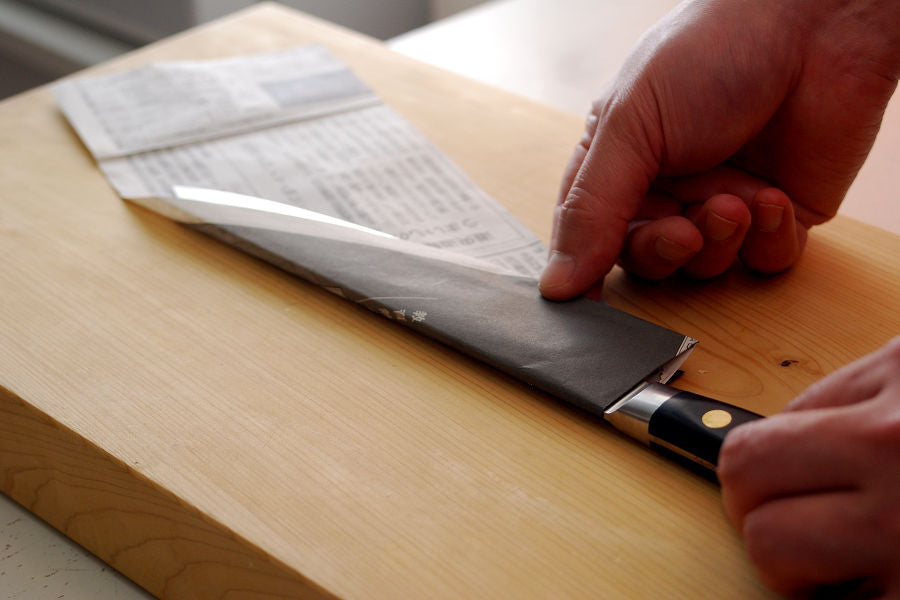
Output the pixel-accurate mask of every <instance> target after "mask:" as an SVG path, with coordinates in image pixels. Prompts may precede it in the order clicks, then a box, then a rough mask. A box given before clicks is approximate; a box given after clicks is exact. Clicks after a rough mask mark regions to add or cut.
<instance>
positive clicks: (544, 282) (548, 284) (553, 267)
mask: <svg viewBox="0 0 900 600" xmlns="http://www.w3.org/2000/svg"><path fill="white" fill-rule="evenodd" d="M573 273H575V258H574V257H573V256H571V255H569V254H565V253H563V252H557V251H555V252H553V253H552V254H551V255H550V260H548V261H547V266H546V267H544V272H543V273H541V283H540V288H541V290H544V291H546V290H551V289H553V288H558V287H562V286H564V285H566V284H567V283H569V280H571V279H572V274H573Z"/></svg>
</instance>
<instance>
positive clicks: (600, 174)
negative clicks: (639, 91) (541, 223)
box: [540, 94, 663, 300]
mask: <svg viewBox="0 0 900 600" xmlns="http://www.w3.org/2000/svg"><path fill="white" fill-rule="evenodd" d="M650 96H651V97H652V94H650ZM658 114H659V113H658V111H656V110H655V109H653V110H650V111H648V110H644V109H642V107H641V106H640V105H639V103H638V102H636V101H634V100H633V99H629V98H615V97H613V98H609V99H606V100H605V101H598V103H597V104H595V106H594V111H593V116H594V117H596V120H594V119H592V118H589V119H588V128H589V129H590V128H592V126H594V124H595V123H596V132H594V134H593V136H591V137H590V138H589V140H590V141H589V144H588V145H587V150H586V151H585V147H584V144H580V145H579V147H577V148H576V150H575V153H574V154H573V156H572V159H571V160H570V163H569V169H567V177H566V179H564V182H563V190H562V191H561V193H560V197H559V200H558V202H557V205H556V209H555V211H554V217H553V235H552V238H551V241H550V257H549V260H548V263H547V266H546V268H545V269H544V272H543V274H542V275H541V279H540V290H541V294H543V295H544V296H545V297H546V298H549V299H551V300H564V299H566V298H571V297H572V296H575V295H578V294H581V293H583V292H585V291H586V290H588V289H589V288H590V287H591V286H593V285H594V284H596V283H597V282H599V281H600V280H601V279H602V278H603V277H604V276H605V275H606V274H607V273H608V272H609V271H610V269H612V267H613V265H614V264H615V262H616V259H617V258H618V256H619V253H620V252H621V250H622V247H623V245H624V244H625V237H626V235H627V234H628V224H629V222H630V221H631V220H632V219H633V218H634V217H635V215H636V214H637V212H638V209H639V208H640V205H641V202H642V201H643V199H644V197H645V196H646V194H647V191H648V189H649V187H650V182H651V181H653V179H654V178H655V177H656V175H657V173H658V172H659V157H660V155H661V151H662V139H663V136H662V134H661V127H660V124H659V121H658V116H657V115H658ZM645 115H646V118H645ZM584 141H587V140H584ZM567 185H568V187H567V189H566V186H567Z"/></svg>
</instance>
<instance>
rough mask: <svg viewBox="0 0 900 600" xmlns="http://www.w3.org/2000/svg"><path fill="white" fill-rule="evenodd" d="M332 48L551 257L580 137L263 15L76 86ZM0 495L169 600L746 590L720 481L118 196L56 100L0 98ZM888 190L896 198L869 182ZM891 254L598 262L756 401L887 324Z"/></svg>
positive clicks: (841, 241) (847, 244)
mask: <svg viewBox="0 0 900 600" xmlns="http://www.w3.org/2000/svg"><path fill="white" fill-rule="evenodd" d="M313 42H317V43H322V44H324V45H326V46H327V47H328V48H330V49H331V50H332V51H333V52H334V53H335V54H337V55H338V56H339V57H340V58H341V59H343V60H344V61H346V62H347V63H348V64H349V65H351V67H352V68H353V69H354V70H355V71H356V72H357V73H358V74H359V75H360V76H361V77H362V78H363V79H364V80H365V81H366V82H367V83H369V84H370V85H371V86H372V87H373V88H374V89H375V90H376V91H377V92H378V93H379V94H380V95H381V96H382V97H383V98H384V99H385V101H386V102H387V103H388V104H390V105H391V106H393V107H394V108H395V109H396V110H398V111H399V112H400V113H401V114H403V115H404V116H405V117H406V118H408V119H409V120H410V121H412V122H413V123H414V124H416V125H417V126H418V127H420V128H421V129H422V130H423V131H424V132H425V133H426V134H427V135H428V136H429V137H430V138H431V139H432V140H433V141H434V142H435V143H436V144H437V145H438V146H440V147H441V148H442V149H444V150H445V151H446V152H447V153H448V154H449V155H450V156H451V158H453V160H455V161H456V162H457V163H458V164H459V165H460V166H461V167H462V168H463V169H464V170H465V171H466V172H467V173H469V175H470V176H471V177H472V178H473V179H475V181H476V182H478V183H479V184H480V185H481V186H482V187H483V188H484V189H485V190H486V191H487V192H488V193H489V194H491V195H493V196H494V197H495V198H497V199H498V200H499V201H500V202H501V203H503V204H504V205H506V206H507V207H508V208H509V209H510V210H511V211H513V212H514V213H515V214H516V215H517V216H518V217H519V218H520V219H521V220H522V221H523V222H524V223H525V224H526V225H528V226H529V227H530V228H532V230H534V231H535V232H536V233H537V234H538V235H540V236H541V237H543V238H544V239H545V240H546V239H547V237H548V235H549V229H550V215H551V207H552V203H553V198H554V195H555V191H556V186H557V180H558V177H559V174H560V173H561V171H562V167H563V164H564V162H565V160H566V158H567V157H568V154H569V151H570V148H571V147H572V145H573V144H574V142H575V141H576V140H577V139H578V137H579V136H580V129H581V122H580V119H577V118H575V117H572V116H570V115H567V114H564V113H561V112H558V111H555V110H552V109H548V108H545V107H542V106H539V105H536V104H533V103H531V102H528V101H524V100H521V99H518V98H516V97H514V96H510V95H508V94H506V93H502V92H499V91H496V90H492V89H490V88H486V87H484V86H482V85H479V84H476V83H474V82H471V81H468V80H466V79H464V78H461V77H458V76H454V75H452V74H449V73H446V72H442V71H439V70H437V69H434V68H432V67H428V66H425V65H422V64H419V63H416V62H414V61H412V60H410V59H407V58H404V57H401V56H398V55H396V54H393V53H392V52H390V51H389V50H387V49H386V48H384V47H383V46H382V45H381V44H380V43H378V42H375V41H373V40H370V39H367V38H365V37H362V36H360V35H357V34H354V33H351V32H349V31H346V30H343V29H339V28H337V27H334V26H331V25H328V24H326V23H323V22H321V21H317V20H314V19H311V18H309V17H305V16H303V15H301V14H299V13H296V12H293V11H290V10H288V9H285V8H282V7H279V6H277V5H274V4H263V5H257V6H256V7H254V8H252V9H250V10H247V11H245V12H242V13H239V14H238V15H236V16H233V17H230V18H227V19H224V20H222V21H219V22H216V23H214V24H211V25H208V26H204V27H200V28H197V29H195V30H192V31H189V32H187V33H185V34H181V35H178V36H175V37H173V38H171V39H169V40H166V41H164V42H161V43H159V44H155V45H152V46H150V47H148V48H146V49H142V50H139V51H137V52H134V53H132V54H130V55H127V56H125V57H123V58H121V59H119V60H115V61H112V62H110V63H108V64H106V65H103V66H101V67H100V68H98V69H94V70H92V71H93V72H100V71H104V70H105V71H109V70H113V69H121V68H125V67H132V66H135V65H138V64H142V63H146V62H150V61H158V60H169V59H198V58H213V57H223V56H229V55H239V54H246V53H251V52H261V51H270V50H277V49H283V48H288V47H292V46H295V45H302V44H307V43H313ZM0 153H2V163H0V164H2V166H0V249H2V252H3V256H4V260H3V261H0V289H2V301H0V486H2V491H3V492H4V493H6V494H8V495H10V496H11V497H12V498H14V499H16V500H17V501H18V502H20V503H22V504H23V505H24V506H26V507H27V508H29V509H30V510H31V511H33V512H34V513H36V514H37V515H39V516H41V517H42V518H44V519H46V520H47V521H48V522H50V523H51V524H53V525H54V526H55V527H57V528H58V529H60V530H61V531H63V532H64V533H65V534H66V535H68V536H70V537H71V538H72V539H74V540H76V541H78V542H79V543H81V544H83V545H84V546H85V547H87V548H88V549H90V550H91V551H93V552H94V553H96V554H97V555H98V556H100V557H101V558H102V559H104V560H105V561H107V562H108V563H109V564H111V565H112V566H114V567H115V568H117V569H119V570H120V571H122V572H123V573H125V574H126V575H127V576H128V577H130V578H132V579H133V580H134V581H136V582H137V583H139V584H140V585H142V586H144V587H145V588H146V589H147V590H149V591H150V592H152V593H153V594H156V595H158V596H160V597H166V598H229V599H236V598H266V597H273V598H274V597H277V598H285V597H291V598H293V597H304V598H305V597H310V598H313V597H339V598H385V599H395V598H525V597H528V598H570V597H571V598H578V597H583V598H597V597H604V598H659V597H671V596H673V595H674V596H678V597H685V598H689V597H709V596H710V594H712V595H714V596H716V597H735V598H764V597H768V596H769V594H768V592H766V591H765V590H764V589H763V588H762V587H761V585H760V584H759V583H758V582H757V580H756V578H755V576H754V574H753V569H752V567H751V565H750V564H749V563H748V561H747V559H746V557H745V554H744V550H743V547H742V545H741V541H740V539H739V537H738V536H737V535H736V534H735V533H734V532H733V531H732V530H731V529H730V528H729V526H728V524H727V522H726V520H725V518H724V516H723V514H722V510H721V508H720V500H719V494H718V489H717V488H716V487H715V486H714V485H712V484H711V483H708V482H706V481H704V480H702V479H700V478H698V477H696V476H695V475H693V474H691V473H688V472H686V471H684V470H682V469H681V468H679V467H677V466H675V465H673V464H672V463H669V462H668V461H666V460H665V459H663V458H660V457H658V456H656V455H654V454H653V453H652V452H650V451H649V450H646V449H644V448H643V447H641V446H638V445H637V444H635V443H633V442H631V441H630V440H628V439H626V438H624V437H622V436H621V435H619V434H617V433H616V432H614V431H613V430H612V429H611V428H609V427H607V426H606V425H604V424H603V423H601V422H599V421H598V420H596V419H594V418H592V417H589V416H587V415H585V414H582V413H580V412H578V411H577V410H575V409H572V408H569V407H567V406H564V405H562V404H560V403H559V402H557V401H556V400H554V399H553V398H551V397H548V396H546V395H542V394H540V393H537V392H535V391H533V390H531V389H529V388H528V387H526V386H524V385H522V384H520V383H518V382H516V381H513V380H511V379H509V378H507V377H505V376H503V375H501V374H499V373H497V372H495V371H494V370H492V369H491V368H489V367H486V366H483V365H480V364H478V363H476V362H474V361H472V360H470V359H467V358H465V357H462V356H460V355H457V354H456V353H454V352H453V351H451V350H449V349H447V348H444V347H442V346H440V345H438V344H436V343H433V342H430V341H428V340H425V339H422V338H419V337H416V336H415V335H413V334H412V333H410V332H409V331H407V330H405V329H402V328H401V327H399V326H397V325H396V324H395V323H391V322H389V321H387V320H384V319H379V318H377V317H375V316H373V315H372V314H371V313H369V312H367V311H365V310H363V309H361V308H359V307H357V306H354V305H351V304H349V303H346V302H343V301H341V300H339V299H337V298H335V297H334V296H331V295H330V294H328V293H327V292H324V291H322V290H319V289H316V288H314V287H312V286H310V285H308V284H306V283H304V282H302V281H299V280H297V279H294V278H292V277H290V276H288V275H286V274H284V273H282V272H280V271H278V270H276V269H274V268H272V267H270V266H268V265H266V264H264V263H262V262H260V261H258V260H255V259H252V258H250V257H248V256H246V255H243V254H241V253H240V252H238V251H236V250H234V249H232V248H229V247H227V246H224V245H222V244H220V243H217V242H215V241H214V240H211V239H209V238H206V237H204V236H203V235H201V234H198V233H196V232H193V231H190V230H188V229H186V228H183V227H180V226H178V225H176V224H174V223H171V222H169V221H167V220H165V219H163V218H160V217H158V216H155V215H153V214H151V213H149V212H147V211H145V210H143V209H140V208H135V207H133V206H131V205H129V204H127V203H124V202H122V201H121V200H119V199H118V198H117V197H116V196H115V195H114V194H113V192H112V191H111V190H110V188H109V187H108V185H107V183H106V181H105V179H104V178H103V176H102V175H101V174H100V173H99V171H98V170H97V168H96V165H95V164H94V163H93V161H92V159H91V158H90V156H89V154H88V153H87V151H86V150H85V149H84V147H83V146H82V145H81V144H80V142H79V140H78V138H77V136H76V135H75V133H74V132H73V131H72V130H71V129H70V127H69V126H68V124H67V123H66V121H65V119H64V118H63V117H62V115H61V114H60V112H59V111H58V109H57V107H56V106H55V104H54V102H53V100H52V98H51V96H50V93H49V92H48V91H47V89H45V88H41V89H37V90H34V91H31V92H28V93H25V94H22V95H20V96H17V97H14V98H12V99H10V100H7V101H5V102H3V103H2V104H0ZM886 193H893V192H892V191H890V190H886ZM897 256H900V239H898V238H897V237H896V236H893V235H891V234H888V233H886V232H884V231H881V230H878V229H875V228H872V227H868V226H865V225H862V224H860V223H857V222H855V221H851V220H848V219H841V218H839V219H836V220H835V221H833V222H832V223H830V224H828V225H826V226H823V227H821V228H819V229H816V230H815V232H814V233H813V235H812V236H811V240H810V244H809V247H808V250H807V252H806V254H805V255H804V257H803V258H802V259H801V261H800V263H799V264H798V265H797V267H796V268H795V269H793V270H792V271H790V272H788V273H786V274H784V275H782V276H779V277H772V278H758V277H754V276H751V275H748V274H747V273H744V272H742V271H740V270H735V271H734V272H732V273H730V274H728V275H726V276H724V277H721V278H719V279H717V280H715V281H712V282H708V283H703V284H689V283H684V282H679V281H673V282H667V283H663V284H650V283H645V282H639V281H635V280H632V279H630V278H627V277H625V276H623V275H622V274H621V273H618V272H617V273H615V274H613V276H612V277H611V278H610V282H609V284H608V286H607V298H608V300H609V301H610V302H611V303H612V304H614V305H615V306H617V307H619V308H622V309H624V310H627V311H629V312H631V313H633V314H636V315H638V316H641V317H644V318H647V319H649V320H652V321H654V322H657V323H660V324H662V325H665V326H667V327H670V328H673V329H675V330H677V331H680V332H682V333H685V334H687V335H690V336H693V337H696V338H698V339H700V340H701V345H700V347H699V349H698V350H697V351H696V352H695V353H694V355H693V356H692V357H691V358H690V359H689V360H688V362H687V363H686V364H685V367H684V368H685V374H684V376H683V377H682V378H681V380H680V386H681V387H683V388H685V389H688V390H691V391H696V392H699V393H705V394H708V395H711V396H715V397H719V398H721V399H723V400H726V401H729V402H733V403H736V404H740V405H743V406H745V407H748V408H751V409H754V410H757V411H761V412H764V413H771V412H775V411H777V410H779V409H780V408H781V407H782V406H783V405H784V404H785V403H787V402H788V401H789V400H790V399H791V398H792V397H793V396H794V395H795V394H796V393H797V392H799V391H800V390H802V389H803V388H804V387H805V386H807V385H808V384H810V383H812V382H813V381H815V380H816V379H818V378H819V377H821V376H822V375H823V374H825V373H827V372H830V371H832V370H834V369H835V368H837V367H839V366H840V365H842V364H844V363H846V362H849V361H851V360H853V359H855V358H857V357H859V356H861V355H863V354H865V353H867V352H870V351H872V350H874V349H875V348H877V347H879V346H880V345H881V344H883V343H884V342H886V341H887V340H888V339H889V338H890V337H891V336H892V335H893V334H894V333H896V332H898V331H900V311H898V310H897V300H896V299H897V298H898V297H900V265H898V261H897V259H896V257H897Z"/></svg>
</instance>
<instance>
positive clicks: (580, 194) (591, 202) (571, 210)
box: [557, 180, 601, 226]
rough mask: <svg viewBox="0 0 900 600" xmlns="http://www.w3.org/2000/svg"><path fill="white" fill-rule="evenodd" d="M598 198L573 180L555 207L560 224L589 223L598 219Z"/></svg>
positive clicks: (599, 202) (599, 213)
mask: <svg viewBox="0 0 900 600" xmlns="http://www.w3.org/2000/svg"><path fill="white" fill-rule="evenodd" d="M600 204H601V200H600V198H599V197H598V196H597V195H596V194H594V193H593V192H591V191H590V190H589V189H588V188H587V187H586V186H585V185H584V184H583V183H581V182H579V181H577V180H576V181H575V182H574V183H573V184H572V187H571V188H570V189H569V192H568V193H567V194H566V196H565V198H563V201H562V202H561V203H560V204H559V207H558V208H557V213H558V218H559V220H560V224H561V225H567V226H571V225H574V224H590V223H594V222H596V221H599V220H600V216H601V211H600Z"/></svg>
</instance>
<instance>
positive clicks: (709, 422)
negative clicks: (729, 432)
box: [700, 408, 731, 429]
mask: <svg viewBox="0 0 900 600" xmlns="http://www.w3.org/2000/svg"><path fill="white" fill-rule="evenodd" d="M700 420H701V421H703V424H704V425H706V426H707V427H709V428H710V429H720V428H722V427H725V426H727V425H728V424H729V423H731V413H730V412H728V411H724V410H720V409H718V408H714V409H713V410H708V411H706V412H705V413H703V416H702V417H700Z"/></svg>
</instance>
